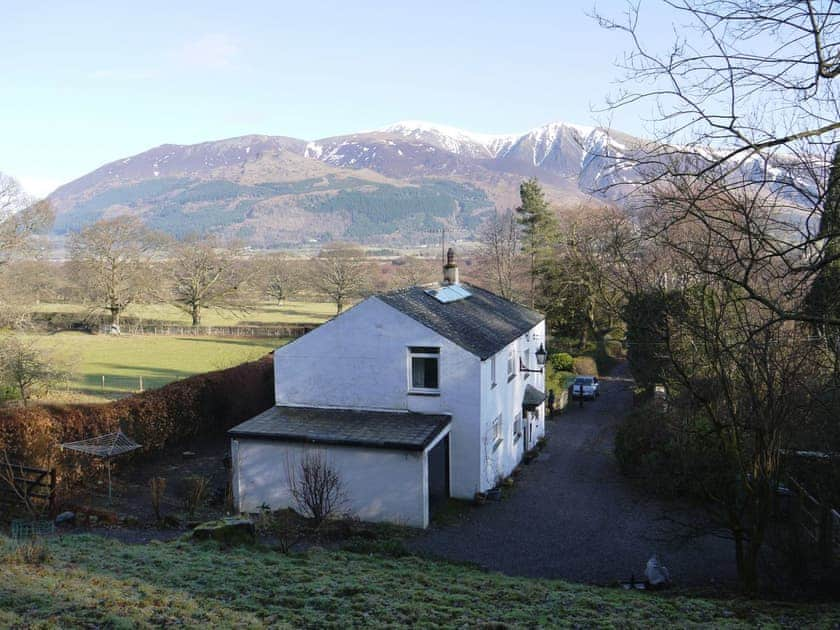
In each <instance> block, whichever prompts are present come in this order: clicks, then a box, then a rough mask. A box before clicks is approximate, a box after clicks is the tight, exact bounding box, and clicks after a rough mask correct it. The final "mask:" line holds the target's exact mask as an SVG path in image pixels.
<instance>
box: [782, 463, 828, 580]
mask: <svg viewBox="0 0 840 630" xmlns="http://www.w3.org/2000/svg"><path fill="white" fill-rule="evenodd" d="M787 483H788V485H789V487H790V489H791V490H792V491H793V493H794V501H795V502H794V505H793V519H794V524H795V527H796V528H797V531H798V532H799V534H800V535H801V536H802V539H803V540H802V542H803V543H804V544H805V546H806V547H808V548H810V549H811V550H813V551H814V552H816V554H817V555H818V557H819V558H820V559H821V561H822V563H823V564H824V565H825V566H829V567H830V566H833V564H834V561H835V559H837V558H840V513H838V512H837V510H835V509H832V508H831V506H828V505H824V504H822V503H820V502H819V501H817V500H816V499H815V498H814V497H813V496H811V494H810V493H809V492H808V491H807V490H806V489H805V488H804V487H803V486H802V484H800V483H799V482H798V481H796V480H795V479H793V478H792V477H789V478H788V480H787Z"/></svg>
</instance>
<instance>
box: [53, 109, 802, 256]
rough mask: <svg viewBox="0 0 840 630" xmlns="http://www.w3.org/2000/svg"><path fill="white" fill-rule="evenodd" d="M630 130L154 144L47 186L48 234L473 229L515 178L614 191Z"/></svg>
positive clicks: (408, 124)
mask: <svg viewBox="0 0 840 630" xmlns="http://www.w3.org/2000/svg"><path fill="white" fill-rule="evenodd" d="M643 143H644V142H643V141H642V140H640V139H638V138H635V137H632V136H629V135H626V134H623V133H621V132H618V131H615V130H611V129H604V128H600V127H585V126H581V125H575V124H571V123H564V122H555V123H550V124H547V125H543V126H541V127H537V128H535V129H531V130H530V131H526V132H524V133H514V134H485V133H475V132H471V131H465V130H463V129H457V128H455V127H449V126H446V125H438V124H434V123H429V122H423V121H403V122H398V123H394V124H391V125H387V126H385V127H382V128H380V129H374V130H370V131H362V132H358V133H353V134H348V135H344V136H336V137H331V138H324V139H321V140H315V141H311V142H306V141H304V140H298V139H294V138H286V137H280V136H256V135H252V136H243V137H240V138H231V139H227V140H220V141H215V142H203V143H200V144H195V145H187V146H184V145H163V146H160V147H157V148H154V149H151V150H149V151H146V152H144V153H141V154H139V155H135V156H131V157H127V158H123V159H120V160H116V161H114V162H112V163H110V164H106V165H104V166H102V167H100V168H99V169H97V170H96V171H93V172H92V173H90V174H88V175H85V176H84V177H82V178H80V179H78V180H76V181H74V182H70V183H69V184H66V185H64V186H62V187H60V188H59V189H58V190H56V191H55V192H54V193H53V194H52V195H51V196H50V199H51V201H52V202H53V204H54V206H55V208H56V211H57V220H56V231H57V232H59V233H62V232H67V231H69V230H74V229H78V228H79V227H81V226H83V225H85V224H87V223H90V222H92V221H95V220H97V219H98V218H100V217H103V216H111V215H113V214H119V213H133V214H137V215H139V216H141V217H143V218H144V220H146V221H147V223H149V224H150V225H151V226H153V227H156V228H158V229H161V230H164V231H168V232H171V233H173V234H183V233H186V232H189V231H214V232H219V233H222V234H225V235H229V236H236V237H237V238H242V239H245V240H248V241H250V242H252V243H254V244H259V245H266V246H271V245H275V244H280V243H283V244H293V243H299V242H300V241H301V239H306V240H312V239H316V240H324V239H329V238H349V239H354V240H360V241H364V242H380V243H416V242H419V241H421V240H422V239H423V238H427V237H428V235H429V234H430V233H432V232H433V231H434V229H435V226H441V225H446V226H447V227H448V228H449V229H453V230H455V229H460V230H461V231H462V233H464V234H465V235H466V236H469V235H472V234H474V233H475V232H476V230H477V229H478V227H479V226H480V224H481V223H482V221H483V219H484V217H486V216H488V213H491V212H493V211H494V209H496V208H509V207H513V206H515V205H516V204H517V203H518V192H519V184H520V182H521V181H522V180H523V179H524V178H526V177H537V178H538V179H539V180H540V183H541V184H542V186H543V188H544V190H545V192H546V195H547V197H548V198H549V199H550V200H552V201H554V202H556V203H559V204H577V203H578V202H579V201H581V200H583V199H586V198H588V197H591V196H595V197H600V198H610V199H613V200H619V201H620V195H621V193H622V192H624V191H626V187H625V184H627V183H629V182H633V181H636V180H637V179H638V175H639V171H638V169H639V166H638V159H637V158H639V157H640V156H641V154H640V151H642V149H643ZM748 167H749V165H745V169H744V170H745V175H747V176H749V173H748ZM785 176H786V175H785V173H784V169H779V177H780V178H782V177H785Z"/></svg>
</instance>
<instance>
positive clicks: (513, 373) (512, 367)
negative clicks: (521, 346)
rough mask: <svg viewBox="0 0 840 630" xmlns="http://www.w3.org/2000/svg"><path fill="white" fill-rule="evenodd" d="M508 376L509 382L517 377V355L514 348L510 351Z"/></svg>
mask: <svg viewBox="0 0 840 630" xmlns="http://www.w3.org/2000/svg"><path fill="white" fill-rule="evenodd" d="M507 376H508V380H511V379H513V377H514V376H516V353H515V352H514V350H513V348H511V349H510V350H508V356H507Z"/></svg>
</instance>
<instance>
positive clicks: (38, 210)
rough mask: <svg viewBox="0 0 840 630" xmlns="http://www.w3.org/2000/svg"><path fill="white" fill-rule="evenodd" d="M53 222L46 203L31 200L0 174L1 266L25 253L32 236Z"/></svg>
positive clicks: (11, 181)
mask: <svg viewBox="0 0 840 630" xmlns="http://www.w3.org/2000/svg"><path fill="white" fill-rule="evenodd" d="M52 220H53V212H52V209H51V207H50V204H49V202H47V201H36V200H33V199H32V198H31V197H29V196H28V195H26V194H25V193H24V192H23V190H22V189H21V188H20V185H19V184H18V183H17V182H16V181H15V180H14V179H12V178H11V177H8V176H7V175H3V174H2V173H0V265H4V264H6V263H8V262H9V261H10V260H11V259H12V258H13V257H14V256H15V255H18V254H20V253H21V252H25V251H26V248H27V246H28V245H30V244H31V242H32V236H33V235H34V234H36V233H37V232H38V231H40V230H42V229H44V228H46V227H49V226H50V225H51V224H52Z"/></svg>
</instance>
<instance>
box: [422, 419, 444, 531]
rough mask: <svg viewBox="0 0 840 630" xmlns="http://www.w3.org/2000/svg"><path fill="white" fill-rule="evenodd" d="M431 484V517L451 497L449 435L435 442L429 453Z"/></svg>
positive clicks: (429, 482)
mask: <svg viewBox="0 0 840 630" xmlns="http://www.w3.org/2000/svg"><path fill="white" fill-rule="evenodd" d="M426 457H428V462H427V464H428V465H427V469H428V475H429V480H428V485H429V518H432V517H433V516H434V514H435V513H436V512H437V511H438V510H439V509H440V508H442V507H445V506H446V502H447V500H448V499H449V436H448V435H447V436H446V437H444V438H443V439H442V440H441V441H440V442H438V443H437V444H435V446H434V448H432V450H430V451H429V453H428V454H427V456H426Z"/></svg>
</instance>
